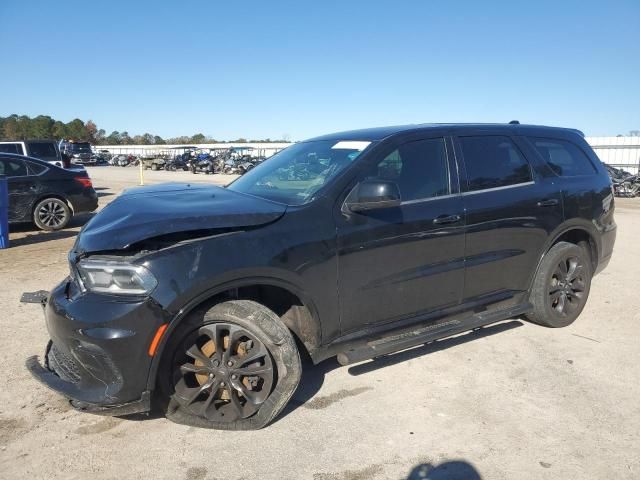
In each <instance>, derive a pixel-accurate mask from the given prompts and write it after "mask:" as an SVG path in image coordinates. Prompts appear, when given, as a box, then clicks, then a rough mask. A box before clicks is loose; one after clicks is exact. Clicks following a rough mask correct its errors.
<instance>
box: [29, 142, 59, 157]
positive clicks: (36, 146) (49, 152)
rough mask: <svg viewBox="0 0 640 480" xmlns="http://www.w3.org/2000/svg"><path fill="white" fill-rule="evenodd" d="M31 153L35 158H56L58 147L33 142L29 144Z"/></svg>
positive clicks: (48, 143)
mask: <svg viewBox="0 0 640 480" xmlns="http://www.w3.org/2000/svg"><path fill="white" fill-rule="evenodd" d="M29 153H30V154H31V156H32V157H35V158H56V157H57V153H56V147H54V146H53V143H50V142H40V143H37V142H33V143H30V144H29Z"/></svg>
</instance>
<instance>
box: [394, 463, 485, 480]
mask: <svg viewBox="0 0 640 480" xmlns="http://www.w3.org/2000/svg"><path fill="white" fill-rule="evenodd" d="M406 480H482V477H481V476H480V473H479V472H478V470H476V468H475V467H474V466H473V465H471V464H470V463H469V462H465V461H464V460H448V461H446V462H443V463H441V464H439V465H431V464H430V463H421V464H420V465H417V466H416V467H414V468H413V470H411V473H409V476H408V477H407V479H406Z"/></svg>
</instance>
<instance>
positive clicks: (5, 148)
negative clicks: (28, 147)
mask: <svg viewBox="0 0 640 480" xmlns="http://www.w3.org/2000/svg"><path fill="white" fill-rule="evenodd" d="M0 153H17V154H18V155H24V152H23V151H22V145H20V144H18V143H0Z"/></svg>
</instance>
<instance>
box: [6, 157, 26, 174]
mask: <svg viewBox="0 0 640 480" xmlns="http://www.w3.org/2000/svg"><path fill="white" fill-rule="evenodd" d="M0 175H6V176H7V177H23V176H25V175H27V166H26V165H25V163H24V162H23V161H22V160H14V159H12V158H0Z"/></svg>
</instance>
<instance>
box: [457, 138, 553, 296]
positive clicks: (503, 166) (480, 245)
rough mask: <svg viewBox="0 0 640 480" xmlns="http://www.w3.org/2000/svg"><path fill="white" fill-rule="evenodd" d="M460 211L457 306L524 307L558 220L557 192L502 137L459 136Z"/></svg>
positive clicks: (513, 142) (515, 146) (513, 141)
mask: <svg viewBox="0 0 640 480" xmlns="http://www.w3.org/2000/svg"><path fill="white" fill-rule="evenodd" d="M455 143H456V153H457V155H458V157H459V158H460V159H461V160H462V161H461V162H460V165H461V170H462V171H463V179H464V180H463V181H461V188H462V190H463V193H462V197H463V202H464V208H465V210H466V218H467V230H466V246H465V265H466V268H465V281H464V284H465V286H464V294H463V301H464V302H468V303H470V304H471V305H486V304H491V303H495V304H496V306H498V305H499V306H501V307H508V306H511V305H515V304H518V303H521V302H522V301H524V299H525V296H526V291H527V290H528V288H529V287H528V285H529V281H530V278H531V276H532V274H533V272H534V271H535V269H536V266H537V262H538V260H539V258H540V252H541V250H542V248H543V246H544V244H545V242H546V240H547V237H548V235H549V233H550V232H551V231H552V230H553V229H554V228H556V227H557V226H558V225H559V224H560V223H561V222H562V219H563V212H562V202H561V196H560V189H559V187H558V185H557V182H555V181H554V179H553V178H551V177H543V176H541V175H540V174H539V173H538V172H537V169H535V168H532V165H531V164H530V163H529V161H528V160H527V158H526V157H525V153H524V149H523V148H522V145H521V146H520V147H519V146H518V144H519V143H520V144H521V142H520V141H519V140H517V139H515V138H513V137H510V136H508V135H469V136H463V135H460V136H458V137H457V138H456V139H455Z"/></svg>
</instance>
